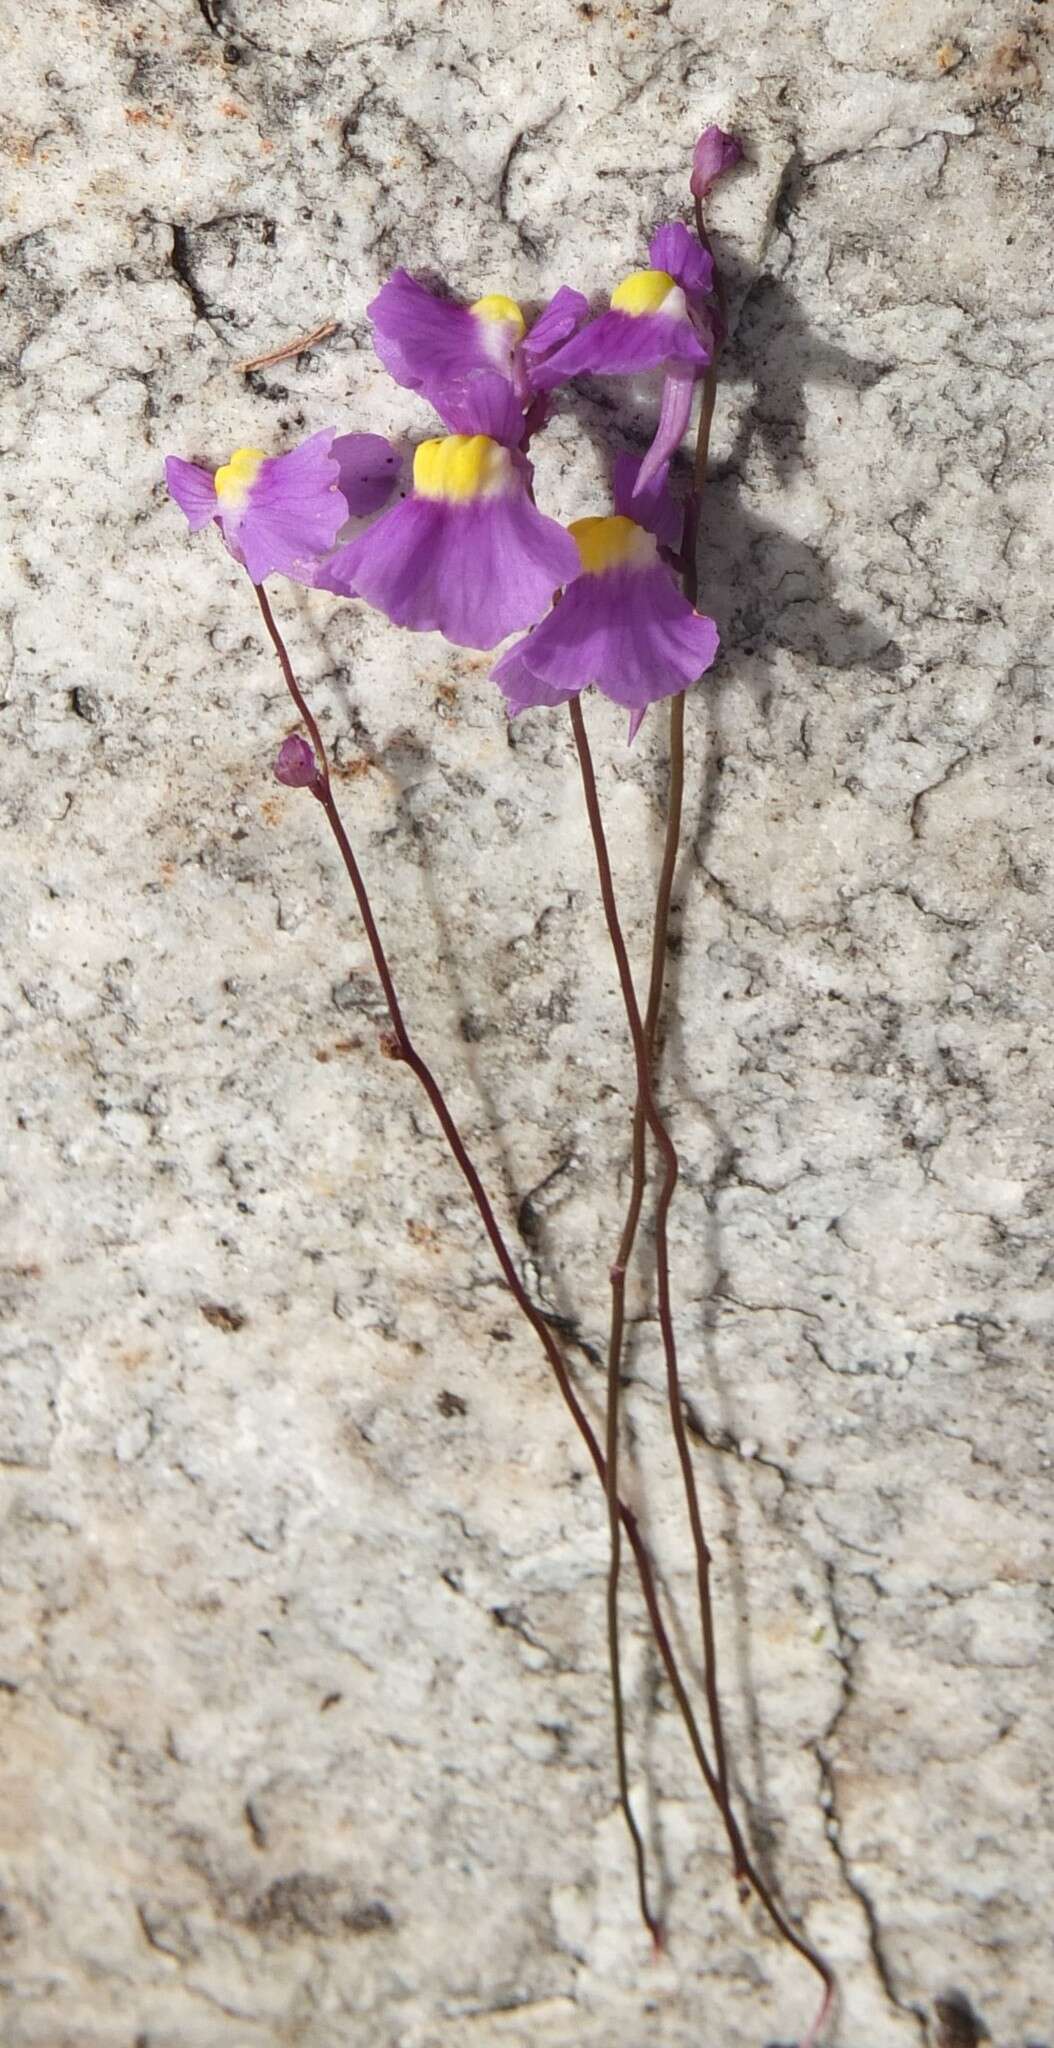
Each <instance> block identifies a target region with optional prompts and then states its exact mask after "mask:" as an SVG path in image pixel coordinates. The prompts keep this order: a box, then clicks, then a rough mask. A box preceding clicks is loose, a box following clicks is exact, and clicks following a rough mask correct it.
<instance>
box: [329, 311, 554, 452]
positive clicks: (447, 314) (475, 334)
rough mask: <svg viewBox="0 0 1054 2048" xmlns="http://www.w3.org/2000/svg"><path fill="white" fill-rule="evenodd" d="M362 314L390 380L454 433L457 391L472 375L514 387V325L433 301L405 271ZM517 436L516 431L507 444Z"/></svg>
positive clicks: (460, 413)
mask: <svg viewBox="0 0 1054 2048" xmlns="http://www.w3.org/2000/svg"><path fill="white" fill-rule="evenodd" d="M366 310H367V312H368V313H369V316H370V319H371V320H372V322H373V345H374V347H375V349H376V351H377V354H378V355H379V357H380V359H381V361H382V363H383V364H384V367H385V369H386V370H387V371H388V373H389V375H390V376H392V377H394V378H395V381H396V383H397V384H403V385H405V386H406V388H407V389H408V390H410V391H419V392H420V393H421V395H422V397H424V398H427V400H428V402H429V404H430V405H433V406H434V407H435V409H436V411H437V413H438V414H439V415H440V418H441V419H443V420H444V421H445V422H446V424H447V426H449V427H451V428H453V429H454V431H455V432H459V431H462V429H461V428H460V426H459V420H461V419H464V418H465V417H466V415H465V412H464V407H463V393H462V387H463V386H464V383H465V379H466V378H468V377H471V376H472V374H473V372H475V371H486V372H488V373H490V374H492V375H493V374H495V373H496V374H497V375H498V376H500V377H501V378H502V379H503V380H504V381H505V382H506V383H508V384H510V385H513V386H515V384H516V381H517V341H518V332H517V328H516V326H515V324H514V323H509V322H506V321H504V320H500V319H499V320H495V319H481V318H479V317H478V316H477V314H476V313H473V311H472V310H471V308H470V307H468V306H457V305H454V304H453V303H452V302H451V301H450V300H449V299H440V298H437V297H436V295H435V293H434V292H430V291H428V290H427V289H426V287H425V286H424V285H423V284H418V282H417V279H416V278H413V277H411V276H410V275H409V272H408V271H405V270H396V271H395V272H394V273H393V275H392V276H391V277H390V278H389V279H388V282H387V284H385V285H382V286H381V289H380V291H379V292H378V293H377V296H376V298H375V299H373V300H372V301H371V303H370V305H369V306H368V307H367V309H366ZM521 410H522V408H521ZM464 431H469V432H471V431H473V429H472V428H471V427H470V428H467V429H464ZM521 432H522V428H517V431H516V433H515V434H513V435H512V440H513V441H516V440H518V439H519V436H520V433H521ZM494 438H495V439H498V438H499V436H497V435H495V436H494ZM501 438H505V437H501Z"/></svg>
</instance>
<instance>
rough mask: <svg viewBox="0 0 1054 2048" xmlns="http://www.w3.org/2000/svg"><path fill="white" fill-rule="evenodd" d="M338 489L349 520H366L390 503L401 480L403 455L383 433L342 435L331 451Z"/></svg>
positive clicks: (339, 435)
mask: <svg viewBox="0 0 1054 2048" xmlns="http://www.w3.org/2000/svg"><path fill="white" fill-rule="evenodd" d="M330 453H331V455H332V457H333V460H334V462H336V464H337V465H338V471H339V474H338V478H337V488H338V490H339V491H340V495H341V497H342V498H343V500H344V503H345V505H346V506H347V508H348V518H349V519H365V518H368V516H369V514H370V513H371V512H379V511H380V509H381V506H382V505H386V504H387V502H388V499H389V498H390V497H391V495H392V492H393V491H394V489H395V486H396V484H397V483H398V481H399V457H398V456H397V454H396V452H395V450H394V448H393V447H392V444H391V442H390V441H386V440H385V438H384V435H383V434H338V436H337V439H336V440H335V441H334V443H333V446H332V448H331V450H330Z"/></svg>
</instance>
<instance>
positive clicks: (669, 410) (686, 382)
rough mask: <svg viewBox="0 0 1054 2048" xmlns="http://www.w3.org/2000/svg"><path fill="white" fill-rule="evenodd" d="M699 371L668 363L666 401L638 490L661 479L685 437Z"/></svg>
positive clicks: (642, 466) (644, 464)
mask: <svg viewBox="0 0 1054 2048" xmlns="http://www.w3.org/2000/svg"><path fill="white" fill-rule="evenodd" d="M694 390H695V373H694V371H693V370H692V369H691V368H690V367H689V365H688V364H687V363H668V364H667V366H666V375H665V377H664V378H663V385H662V404H661V406H660V407H659V424H658V426H657V427H656V429H655V438H654V440H653V442H652V444H651V447H650V448H649V450H648V452H647V454H646V456H645V457H644V460H643V462H642V463H641V466H640V473H639V475H638V477H637V482H636V485H635V486H634V488H635V490H636V491H637V492H640V491H644V490H646V489H647V487H648V485H649V484H654V483H655V482H656V481H657V480H658V481H661V480H662V478H663V477H664V476H665V475H666V472H667V470H668V469H669V466H670V458H671V456H673V455H676V453H677V450H678V448H679V447H680V445H681V442H682V441H683V439H684V436H685V431H686V429H687V426H688V421H689V419H690V418H691V413H692V393H693V392H694Z"/></svg>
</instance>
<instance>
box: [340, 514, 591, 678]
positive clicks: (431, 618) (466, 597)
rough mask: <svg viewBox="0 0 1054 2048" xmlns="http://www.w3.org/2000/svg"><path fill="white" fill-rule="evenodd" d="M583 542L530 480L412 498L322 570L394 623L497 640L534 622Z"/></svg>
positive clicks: (465, 641)
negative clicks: (464, 493)
mask: <svg viewBox="0 0 1054 2048" xmlns="http://www.w3.org/2000/svg"><path fill="white" fill-rule="evenodd" d="M577 571H578V550H577V548H576V547H575V544H574V542H573V540H572V539H571V537H570V535H569V534H567V533H565V531H564V529H563V527H562V526H559V525H558V524H557V522H556V520H555V519H547V518H545V516H544V514H542V513H541V512H539V511H538V510H537V508H536V507H535V506H534V505H532V504H531V501H530V499H529V498H528V496H527V493H526V490H525V489H524V488H523V487H522V485H519V486H518V487H517V488H516V489H515V490H512V491H509V492H505V493H502V494H500V495H497V496H493V497H489V498H477V499H474V500H471V501H469V502H467V503H461V504H456V503H451V502H450V501H449V500H444V499H441V498H420V497H417V496H414V497H410V498H407V499H406V500H404V502H403V503H402V504H399V505H395V506H393V507H392V509H391V511H389V512H385V513H383V514H382V515H381V517H380V519H378V520H377V522H376V524H375V525H373V526H371V527H370V528H369V530H368V531H367V532H366V533H364V534H360V535H359V537H358V539H356V540H353V541H351V542H350V543H349V544H348V546H347V547H345V548H341V549H339V550H338V552H337V554H335V555H334V556H333V557H332V559H331V560H330V561H329V562H328V563H327V564H326V565H325V568H324V569H322V570H321V571H320V572H319V573H318V575H317V576H316V579H315V580H316V582H317V583H318V584H319V585H320V586H321V587H322V588H323V589H325V590H335V591H337V592H338V593H339V594H340V595H342V596H347V597H362V598H365V600H366V602H367V603H368V604H372V605H375V606H376V608H377V610H378V611H382V612H384V613H385V614H386V615H387V617H388V618H390V619H391V620H392V621H393V622H394V624H395V625H397V626H408V627H409V628H410V629H411V631H413V632H417V633H428V632H439V633H443V634H445V636H446V638H447V639H448V640H451V641H453V642H454V644H455V646H458V647H481V648H485V647H495V646H496V645H497V643H498V641H499V640H504V639H505V638H506V637H507V635H508V634H509V633H514V632H516V631H517V630H519V629H520V628H522V627H524V626H529V625H531V624H533V622H534V620H535V619H538V618H540V617H541V615H542V613H543V612H544V611H545V610H546V608H547V606H548V605H549V604H550V603H551V602H552V596H553V592H554V590H556V589H558V588H559V586H560V585H561V584H562V583H565V582H567V581H568V580H569V579H570V578H571V577H573V576H575V575H576V574H577Z"/></svg>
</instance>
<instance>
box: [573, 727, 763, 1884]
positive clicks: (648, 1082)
mask: <svg viewBox="0 0 1054 2048" xmlns="http://www.w3.org/2000/svg"><path fill="white" fill-rule="evenodd" d="M568 709H569V710H570V713H571V729H572V731H573V733H574V736H575V746H576V748H577V749H578V760H579V766H580V768H581V771H582V788H583V791H584V794H585V800H586V811H587V814H588V817H589V828H590V831H591V833H592V835H593V847H594V850H595V853H596V863H597V874H598V877H599V881H600V894H601V897H602V899H603V904H604V916H605V918H606V920H607V928H608V935H609V937H610V939H611V946H612V951H613V952H614V955H615V964H616V966H617V968H618V977H619V983H620V985H621V988H622V1000H623V1003H624V1005H625V1010H626V1018H627V1021H628V1023H629V1028H630V1034H631V1037H632V1039H633V1055H634V1059H635V1061H636V1066H637V1096H638V1100H639V1101H640V1104H641V1107H642V1110H643V1113H644V1120H645V1122H646V1123H647V1125H648V1128H649V1130H650V1131H651V1134H652V1137H653V1139H654V1141H655V1144H656V1146H657V1148H658V1151H659V1153H660V1156H661V1158H662V1162H663V1169H664V1171H663V1182H662V1187H661V1189H660V1192H659V1199H658V1203H657V1205H656V1212H655V1264H656V1279H657V1285H658V1297H659V1327H660V1329H661V1331H662V1345H663V1351H664V1354H665V1358H666V1386H667V1399H668V1405H669V1410H670V1420H671V1423H672V1426H673V1434H674V1442H675V1443H676V1445H677V1456H678V1459H679V1461H680V1466H681V1476H682V1479H683V1482H684V1492H685V1499H686V1501H687V1503H688V1519H689V1522H690V1524H691V1530H692V1543H693V1546H694V1549H695V1558H696V1579H697V1584H698V1589H699V1613H700V1620H701V1623H702V1631H703V1651H704V1660H705V1669H704V1673H703V1681H704V1684H705V1687H706V1698H707V1707H708V1709H709V1714H710V1727H711V1732H712V1734H713V1738H714V1750H715V1761H716V1763H717V1789H718V1805H719V1806H720V1808H721V1813H722V1817H723V1819H724V1823H725V1832H726V1834H727V1835H728V1839H729V1843H730V1845H731V1848H732V1856H733V1864H734V1874H735V1876H736V1878H737V1879H738V1878H740V1877H742V1876H743V1864H742V1853H741V1852H742V1844H741V1840H740V1837H739V1830H738V1829H737V1827H736V1825H735V1822H734V1820H733V1818H732V1813H731V1808H730V1806H729V1798H728V1782H727V1767H726V1766H725V1765H724V1745H723V1741H722V1737H721V1712H720V1707H719V1704H718V1698H717V1663H716V1655H715V1646H714V1620H713V1602H712V1599H711V1595H710V1562H711V1557H710V1548H709V1545H708V1543H707V1541H706V1536H705V1534H704V1531H703V1518H702V1513H701V1511H700V1507H699V1493H698V1489H697V1487H696V1483H695V1471H694V1468H693V1465H692V1453H691V1447H690V1445H689V1442H688V1431H687V1428H686V1426H685V1420H684V1403H683V1400H682V1397H681V1382H680V1371H679V1368H678V1364H677V1339H676V1336H675V1333H674V1327H673V1306H672V1302H671V1298H670V1253H669V1239H668V1233H667V1222H668V1218H669V1212H670V1205H671V1203H672V1201H673V1197H674V1191H675V1189H676V1186H677V1176H678V1171H679V1166H678V1159H677V1150H676V1147H675V1145H674V1142H673V1139H672V1138H671V1137H670V1133H669V1131H668V1130H667V1128H666V1125H665V1123H664V1121H663V1118H662V1113H661V1111H660V1109H659V1105H658V1103H657V1102H656V1099H655V1090H654V1088H653V1086H652V1079H651V1059H650V1054H649V1049H648V1043H647V1040H646V1038H645V1035H644V1023H643V1020H642V1018H641V1014H640V1007H639V1004H638V1002H637V992H636V989H635V988H634V986H633V975H632V973H631V971H630V964H629V956H628V954H627V952H626V941H625V938H624V937H623V932H622V924H621V921H620V919H619V914H618V905H617V904H616V901H615V885H614V882H613V880H612V875H611V860H610V857H609V854H608V847H607V837H606V835H605V832H604V821H603V818H602V816H601V812H600V801H599V798H598V796H597V785H596V775H595V774H594V771H593V757H592V754H591V752H590V748H589V739H588V736H587V733H586V725H585V719H584V717H583V715H582V704H581V700H580V698H578V697H572V698H571V701H570V704H569V706H568Z"/></svg>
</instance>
